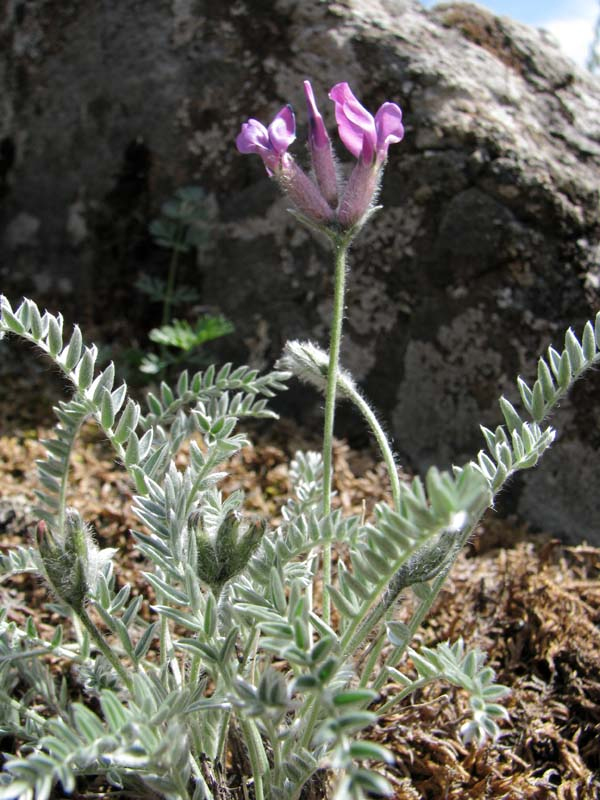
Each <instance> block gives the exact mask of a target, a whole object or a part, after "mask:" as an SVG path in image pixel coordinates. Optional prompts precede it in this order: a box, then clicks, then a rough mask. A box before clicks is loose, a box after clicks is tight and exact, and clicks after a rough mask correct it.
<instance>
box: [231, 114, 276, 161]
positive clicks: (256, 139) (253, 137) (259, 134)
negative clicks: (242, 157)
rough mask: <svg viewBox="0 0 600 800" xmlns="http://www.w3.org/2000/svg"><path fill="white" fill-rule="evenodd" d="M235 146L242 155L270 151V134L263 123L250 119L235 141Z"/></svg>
mask: <svg viewBox="0 0 600 800" xmlns="http://www.w3.org/2000/svg"><path fill="white" fill-rule="evenodd" d="M235 146H236V147H237V149H238V150H239V151H240V153H258V154H259V155H260V154H261V153H262V152H264V151H265V150H269V149H270V147H269V133H268V131H267V129H266V128H265V126H264V125H263V124H262V122H259V121H258V120H257V119H249V120H248V122H244V124H243V125H242V130H241V131H240V133H239V134H238V136H237V138H236V140H235Z"/></svg>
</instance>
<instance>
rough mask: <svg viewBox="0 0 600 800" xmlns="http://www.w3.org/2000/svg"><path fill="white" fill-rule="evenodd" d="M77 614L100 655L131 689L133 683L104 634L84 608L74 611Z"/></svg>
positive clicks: (130, 689) (130, 690)
mask: <svg viewBox="0 0 600 800" xmlns="http://www.w3.org/2000/svg"><path fill="white" fill-rule="evenodd" d="M76 614H77V616H78V617H79V619H80V620H81V622H82V623H83V626H84V628H85V629H86V630H87V631H88V633H89V634H90V636H91V637H92V639H93V640H94V642H95V643H96V645H97V647H98V649H99V650H100V652H101V653H102V655H103V656H104V657H105V658H106V659H107V661H109V662H110V664H111V666H112V667H113V669H114V670H115V672H116V673H117V675H118V676H119V678H121V680H122V681H123V683H124V684H125V686H126V687H127V689H128V690H129V692H132V691H133V683H132V682H131V678H130V676H129V674H128V672H127V670H126V669H125V667H124V666H123V665H122V664H121V662H120V661H119V658H118V656H117V655H116V654H115V653H114V651H113V650H112V648H111V647H110V645H109V644H108V643H107V642H106V640H105V638H104V636H103V635H102V634H101V633H100V631H99V630H98V628H97V627H96V625H95V624H94V622H93V621H92V620H91V618H90V617H89V615H88V613H87V611H86V610H85V608H79V609H77V611H76Z"/></svg>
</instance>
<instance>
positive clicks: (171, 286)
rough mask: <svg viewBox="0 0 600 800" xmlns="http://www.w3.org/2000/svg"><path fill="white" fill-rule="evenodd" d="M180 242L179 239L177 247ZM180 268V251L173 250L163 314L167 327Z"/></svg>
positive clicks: (163, 320) (164, 323) (163, 321)
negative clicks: (178, 268)
mask: <svg viewBox="0 0 600 800" xmlns="http://www.w3.org/2000/svg"><path fill="white" fill-rule="evenodd" d="M178 242H179V237H177V242H176V243H175V244H176V245H177V244H178ZM178 266H179V249H178V248H177V247H174V248H173V255H172V256H171V263H170V264H169V275H168V277H167V288H166V290H165V298H164V300H163V313H162V324H163V325H167V324H168V322H169V319H170V318H171V305H172V302H173V292H174V290H175V281H176V278H177V267H178Z"/></svg>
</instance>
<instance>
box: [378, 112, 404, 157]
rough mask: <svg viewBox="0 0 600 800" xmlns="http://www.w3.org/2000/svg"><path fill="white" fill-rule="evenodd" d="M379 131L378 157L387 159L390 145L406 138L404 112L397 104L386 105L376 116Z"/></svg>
mask: <svg viewBox="0 0 600 800" xmlns="http://www.w3.org/2000/svg"><path fill="white" fill-rule="evenodd" d="M375 128H376V130H377V155H378V156H380V157H382V158H385V157H386V156H387V151H388V147H389V146H390V144H394V143H395V142H399V141H401V139H402V138H403V137H404V126H403V125H402V111H401V110H400V107H399V106H397V105H396V103H384V104H383V105H382V106H381V108H380V109H379V111H378V112H377V114H376V115H375Z"/></svg>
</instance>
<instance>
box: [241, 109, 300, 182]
mask: <svg viewBox="0 0 600 800" xmlns="http://www.w3.org/2000/svg"><path fill="white" fill-rule="evenodd" d="M295 138H296V120H295V119H294V112H293V111H292V109H291V106H284V107H283V108H282V109H281V111H280V112H279V114H277V116H276V117H275V119H274V120H273V122H272V123H271V124H270V125H269V127H268V128H265V126H264V125H263V124H262V122H259V121H258V120H257V119H249V120H248V122H244V124H243V125H242V130H241V132H240V134H239V135H238V137H237V139H236V140H235V143H236V146H237V149H238V150H239V151H240V153H257V154H258V155H259V156H260V157H261V158H262V160H263V164H264V165H265V167H266V169H267V172H268V173H269V175H272V174H273V173H274V172H276V171H277V170H278V168H279V167H281V164H282V160H283V157H284V156H285V154H286V152H287V149H288V147H289V146H290V145H291V143H292V142H293V141H294V139H295Z"/></svg>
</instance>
